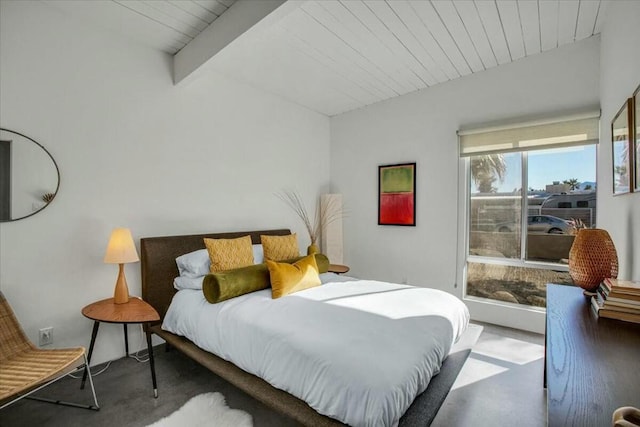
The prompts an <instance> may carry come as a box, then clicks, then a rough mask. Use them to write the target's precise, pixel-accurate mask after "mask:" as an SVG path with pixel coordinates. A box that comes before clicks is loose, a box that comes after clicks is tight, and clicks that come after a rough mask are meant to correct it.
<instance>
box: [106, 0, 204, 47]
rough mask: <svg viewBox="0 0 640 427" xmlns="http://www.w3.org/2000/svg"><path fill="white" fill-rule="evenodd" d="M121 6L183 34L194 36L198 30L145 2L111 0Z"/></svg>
mask: <svg viewBox="0 0 640 427" xmlns="http://www.w3.org/2000/svg"><path fill="white" fill-rule="evenodd" d="M113 1H115V2H116V3H118V4H119V5H121V6H122V7H126V8H127V9H129V10H131V11H132V12H135V13H138V14H140V15H142V16H146V17H147V18H148V19H150V20H152V21H155V22H157V23H159V24H162V25H164V26H166V27H169V28H171V29H173V30H175V31H176V32H178V33H180V34H184V35H185V36H188V37H191V38H194V37H195V36H197V35H198V33H199V32H200V31H199V30H197V29H195V28H193V27H191V26H190V25H187V24H184V23H183V22H180V21H179V20H177V19H175V18H173V17H171V16H167V15H166V14H164V13H162V12H160V11H159V10H157V9H155V8H153V7H151V6H149V5H148V4H146V3H143V2H141V1H136V0H113Z"/></svg>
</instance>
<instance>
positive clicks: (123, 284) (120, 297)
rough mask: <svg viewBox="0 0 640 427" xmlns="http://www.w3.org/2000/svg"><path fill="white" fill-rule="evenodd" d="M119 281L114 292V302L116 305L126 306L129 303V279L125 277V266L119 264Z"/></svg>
mask: <svg viewBox="0 0 640 427" xmlns="http://www.w3.org/2000/svg"><path fill="white" fill-rule="evenodd" d="M119 265H120V268H119V269H118V280H116V289H115V291H114V292H113V302H114V303H115V304H126V303H128V302H129V287H128V286H127V279H126V278H125V277H124V264H119Z"/></svg>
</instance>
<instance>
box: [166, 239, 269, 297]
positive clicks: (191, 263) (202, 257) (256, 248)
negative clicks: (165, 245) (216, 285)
mask: <svg viewBox="0 0 640 427" xmlns="http://www.w3.org/2000/svg"><path fill="white" fill-rule="evenodd" d="M251 249H252V251H253V263H254V264H262V263H263V262H264V251H263V250H262V245H251ZM176 264H177V265H178V272H179V273H180V276H182V277H200V276H204V275H206V274H209V273H210V267H211V259H210V258H209V252H207V250H206V249H200V250H197V251H193V252H189V253H188V254H184V255H180V256H179V257H178V258H176ZM176 289H177V288H176Z"/></svg>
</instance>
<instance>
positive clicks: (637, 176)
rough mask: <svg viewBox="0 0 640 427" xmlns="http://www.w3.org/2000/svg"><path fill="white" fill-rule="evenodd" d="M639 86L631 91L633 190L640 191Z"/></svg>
mask: <svg viewBox="0 0 640 427" xmlns="http://www.w3.org/2000/svg"><path fill="white" fill-rule="evenodd" d="M638 98H640V86H638V88H637V89H636V91H635V92H634V93H633V124H632V128H633V145H632V146H633V147H634V149H633V150H632V152H633V159H634V161H633V163H634V165H635V166H634V167H633V191H636V192H640V99H638Z"/></svg>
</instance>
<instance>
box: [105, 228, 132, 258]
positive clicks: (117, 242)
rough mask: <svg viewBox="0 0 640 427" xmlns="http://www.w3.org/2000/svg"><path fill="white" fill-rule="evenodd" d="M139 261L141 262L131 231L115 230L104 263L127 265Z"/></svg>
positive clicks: (126, 229)
mask: <svg viewBox="0 0 640 427" xmlns="http://www.w3.org/2000/svg"><path fill="white" fill-rule="evenodd" d="M137 261H140V258H138V252H137V251H136V245H135V244H134V243H133V237H131V231H129V229H128V228H115V229H114V230H113V231H112V232H111V238H110V239H109V244H108V245H107V252H106V253H105V254H104V262H105V263H107V264H125V263H128V262H137Z"/></svg>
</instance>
